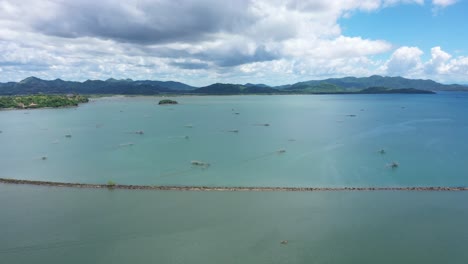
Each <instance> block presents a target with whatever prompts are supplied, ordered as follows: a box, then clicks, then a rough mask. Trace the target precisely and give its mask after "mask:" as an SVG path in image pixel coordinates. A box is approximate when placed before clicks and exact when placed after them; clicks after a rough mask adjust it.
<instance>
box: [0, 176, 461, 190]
mask: <svg viewBox="0 0 468 264" xmlns="http://www.w3.org/2000/svg"><path fill="white" fill-rule="evenodd" d="M0 184H16V185H34V186H45V187H64V188H78V189H110V190H114V189H116V190H153V191H217V192H225V191H228V192H235V191H249V192H272V191H284V192H320V191H333V192H334V191H432V192H433V191H442V192H447V191H468V187H462V186H460V187H444V186H420V187H240V186H239V187H227V186H226V187H224V186H219V187H215V186H157V185H122V184H87V183H66V182H51V181H34V180H17V179H6V178H0Z"/></svg>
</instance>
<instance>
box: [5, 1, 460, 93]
mask: <svg viewBox="0 0 468 264" xmlns="http://www.w3.org/2000/svg"><path fill="white" fill-rule="evenodd" d="M38 10H40V12H38ZM467 13H468V3H467V1H461V0H459V1H457V0H335V1H329V0H224V1H219V0H178V1H173V0H125V1H113V0H100V1H95V0H74V1H68V0H41V1H36V0H22V1H17V0H0V82H6V81H19V80H22V79H24V78H26V77H28V76H36V77H39V78H43V79H56V78H61V79H65V80H77V81H84V80H87V79H107V78H117V79H125V78H131V79H151V80H174V81H181V82H185V83H188V84H191V85H196V86H202V85H207V84H211V83H215V82H230V83H247V82H251V83H266V84H270V85H280V84H286V83H294V82H298V81H305V80H311V79H322V78H329V77H344V76H358V77H361V76H370V75H374V74H379V75H384V76H403V77H407V78H422V79H429V78H430V79H434V80H436V81H440V82H444V83H468V47H467V46H466V45H467V43H468V41H467V40H468V39H467V38H468V34H467V33H468V29H467V28H468V27H466V26H465V23H464V21H465V19H464V15H465V14H467ZM19 18H20V19H19Z"/></svg>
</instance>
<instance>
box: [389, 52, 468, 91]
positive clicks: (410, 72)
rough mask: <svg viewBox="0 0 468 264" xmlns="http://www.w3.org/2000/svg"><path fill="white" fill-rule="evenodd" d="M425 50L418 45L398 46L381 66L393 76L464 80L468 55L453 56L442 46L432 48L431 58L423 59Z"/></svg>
mask: <svg viewBox="0 0 468 264" xmlns="http://www.w3.org/2000/svg"><path fill="white" fill-rule="evenodd" d="M422 55H423V51H422V50H420V49H419V48H417V47H401V48H398V49H397V50H396V51H395V52H394V53H393V54H392V56H391V57H390V59H389V60H388V61H387V62H386V63H385V64H384V65H383V67H382V68H381V70H382V73H383V74H386V75H391V76H397V75H401V76H405V77H414V78H432V79H435V80H438V81H443V82H454V81H460V82H464V80H465V78H466V75H467V74H468V57H463V56H462V57H458V58H453V56H452V55H450V54H449V53H447V52H445V51H443V50H442V48H441V47H438V46H437V47H433V48H432V49H431V59H430V60H428V61H422V59H421V56H422Z"/></svg>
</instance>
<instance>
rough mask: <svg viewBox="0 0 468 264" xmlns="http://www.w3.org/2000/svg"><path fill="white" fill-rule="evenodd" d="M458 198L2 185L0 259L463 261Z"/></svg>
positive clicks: (466, 230)
mask: <svg viewBox="0 0 468 264" xmlns="http://www.w3.org/2000/svg"><path fill="white" fill-rule="evenodd" d="M467 199H468V193H467V192H317V193H310V192H309V193H307V192H305V193H300V192H171V191H119V190H115V191H108V190H84V189H68V188H51V187H37V186H19V185H0V211H1V216H0V227H1V228H0V260H1V261H0V262H1V263H8V264H16V263H41V264H42V263H44V264H45V263H47V264H50V263H71V264H72V263H76V264H81V263H204V264H209V263H243V264H249V263H258V264H261V263H348V264H353V263H356V264H361V263H381V264H386V263H388V264H394V263H400V264H405V263H408V264H412V263H434V264H439V263H454V264H457V263H460V264H462V263H467V261H468V251H466V245H467V244H468V226H467V225H466V223H468V205H467V203H466V200H467ZM283 240H288V243H287V244H286V245H282V244H281V243H280V242H281V241H283Z"/></svg>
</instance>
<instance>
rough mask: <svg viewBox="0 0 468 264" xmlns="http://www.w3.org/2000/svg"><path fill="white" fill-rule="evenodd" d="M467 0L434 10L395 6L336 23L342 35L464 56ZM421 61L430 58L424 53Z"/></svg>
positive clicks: (467, 38) (467, 33) (467, 51)
mask: <svg viewBox="0 0 468 264" xmlns="http://www.w3.org/2000/svg"><path fill="white" fill-rule="evenodd" d="M467 12H468V1H463V2H462V1H460V2H458V3H456V5H453V6H450V7H447V8H443V9H437V10H434V7H433V6H432V5H428V4H425V5H418V4H408V5H397V6H393V7H389V8H384V9H381V10H378V11H376V12H367V13H366V12H361V13H359V14H355V15H353V16H352V17H350V18H342V19H340V21H339V23H340V25H341V26H342V28H343V33H344V34H346V35H350V36H362V37H364V38H371V39H385V40H387V41H389V42H391V43H392V44H393V45H396V46H417V47H419V48H420V49H422V50H426V51H428V50H430V49H431V48H432V47H434V46H441V47H443V48H444V50H445V51H447V52H448V53H451V54H462V55H468V46H467V44H468V27H466V26H465V24H466V20H467V14H468V13H467ZM425 58H427V59H428V58H430V54H429V53H425Z"/></svg>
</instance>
